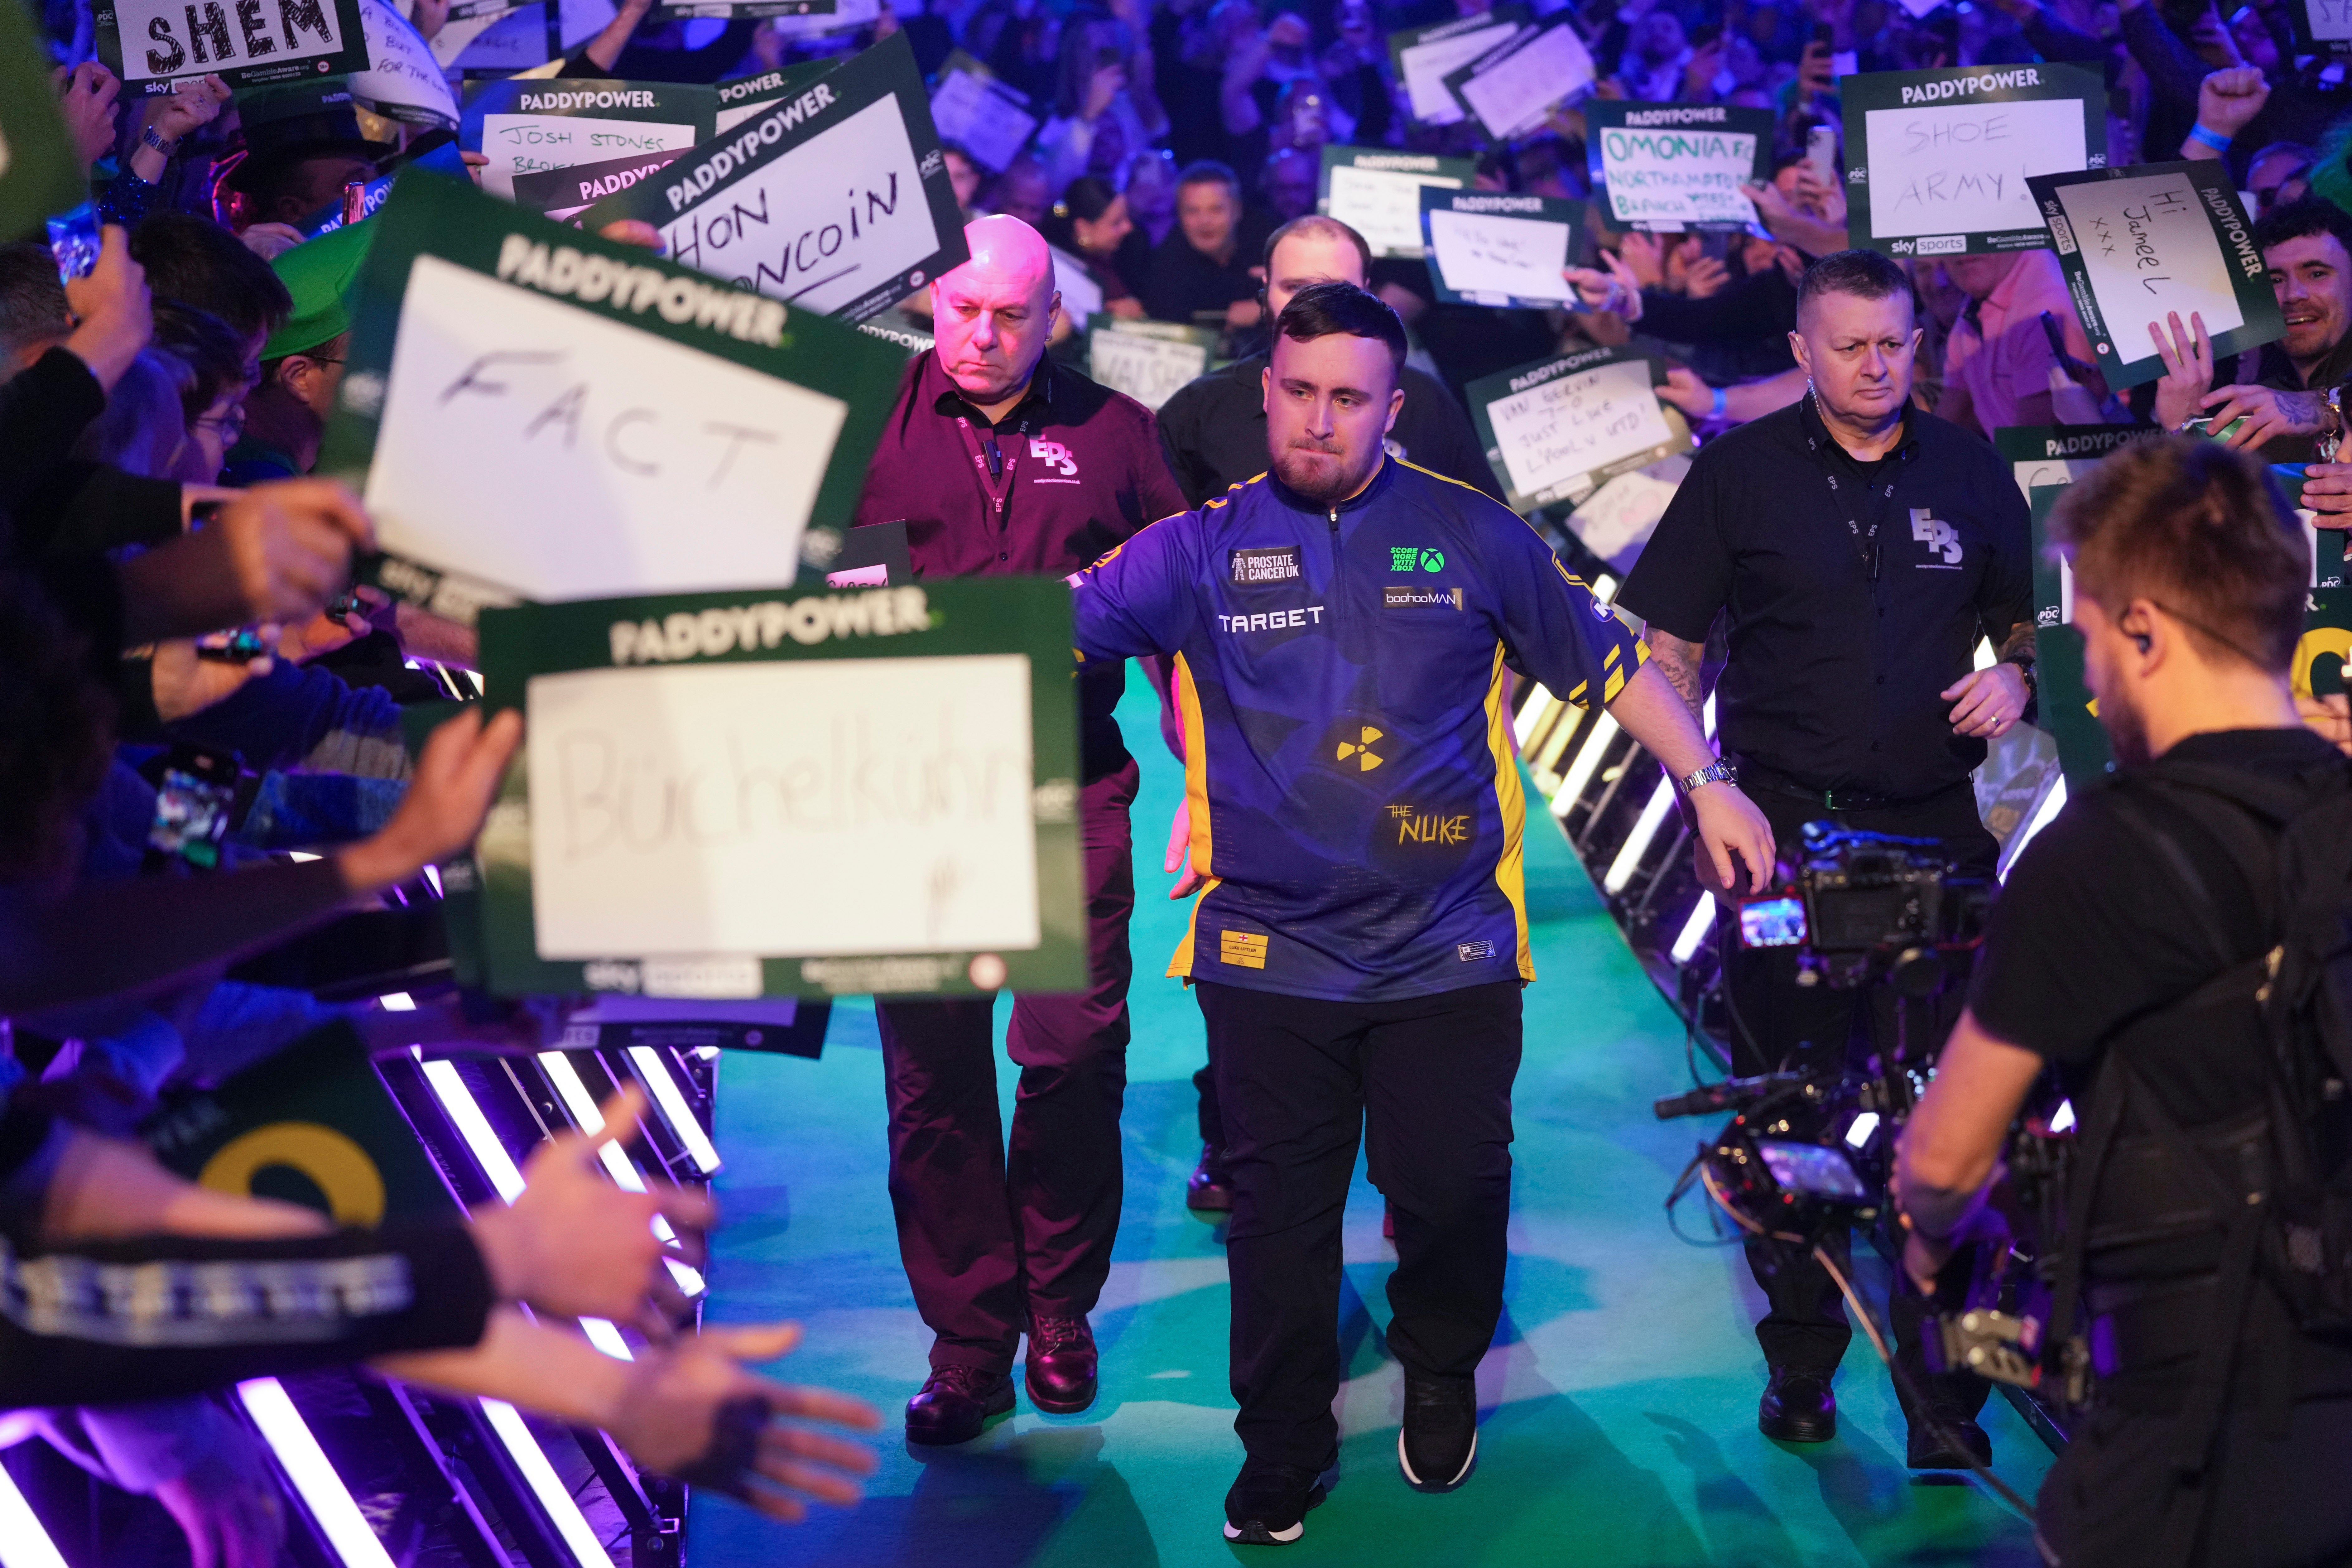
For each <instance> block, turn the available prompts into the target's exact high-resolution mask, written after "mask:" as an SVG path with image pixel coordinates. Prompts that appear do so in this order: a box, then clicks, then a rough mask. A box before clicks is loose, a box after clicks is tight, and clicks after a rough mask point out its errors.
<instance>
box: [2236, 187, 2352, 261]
mask: <svg viewBox="0 0 2352 1568" xmlns="http://www.w3.org/2000/svg"><path fill="white" fill-rule="evenodd" d="M2322 234H2332V235H2334V236H2335V237H2336V244H2338V245H2340V246H2342V247H2344V248H2345V250H2346V251H2347V253H2352V213H2347V212H2346V211H2345V210H2344V209H2343V208H2342V207H2339V206H2337V205H2336V204H2335V203H2334V202H2331V201H2326V200H2323V199H2322V198H2320V197H2318V196H2298V197H2297V198H2295V199H2294V201H2291V202H2281V203H2280V204H2279V205H2276V206H2274V207H2273V208H2271V210H2270V211H2268V212H2266V213H2264V214H2263V216H2262V217H2261V219H2260V220H2259V221H2257V222H2256V223H2255V225H2254V243H2255V244H2256V245H2258V246H2260V247H2263V249H2264V250H2268V249H2269V248H2270V247H2272V246H2273V245H2284V244H2285V243H2286V242H2287V241H2288V240H2290V239H2308V238H2311V237H2314V236H2315V235H2322Z"/></svg>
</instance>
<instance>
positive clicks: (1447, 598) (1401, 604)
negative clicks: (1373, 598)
mask: <svg viewBox="0 0 2352 1568" xmlns="http://www.w3.org/2000/svg"><path fill="white" fill-rule="evenodd" d="M1461 607H1462V590H1461V589H1459V588H1418V587H1413V588H1408V587H1393V588H1382V589H1381V608H1382V609H1384V610H1422V609H1454V610H1458V609H1460V608H1461Z"/></svg>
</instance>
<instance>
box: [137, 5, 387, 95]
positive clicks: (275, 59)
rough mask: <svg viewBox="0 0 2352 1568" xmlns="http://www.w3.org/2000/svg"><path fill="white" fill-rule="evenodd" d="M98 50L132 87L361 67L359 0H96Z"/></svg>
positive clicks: (164, 88)
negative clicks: (198, 78) (180, 80)
mask: <svg viewBox="0 0 2352 1568" xmlns="http://www.w3.org/2000/svg"><path fill="white" fill-rule="evenodd" d="M90 19H91V22H92V23H93V24H94V26H95V28H96V37H97V43H98V54H99V58H100V59H102V60H104V61H105V62H106V64H107V67H108V68H109V69H110V70H112V71H113V72H114V74H115V75H116V76H119V77H121V79H122V84H123V85H124V86H125V87H128V88H130V89H131V90H132V91H134V92H143V93H157V92H169V91H171V90H172V83H173V80H174V79H177V78H180V77H188V76H217V77H219V78H220V79H222V80H224V81H226V82H227V83H228V85H229V86H231V87H233V88H242V87H261V86H265V85H267V84H268V83H271V82H284V81H300V80H309V79H317V78H320V77H330V76H348V75H350V74H351V73H352V72H353V71H363V70H365V69H367V68H368V50H367V33H366V29H365V26H364V25H363V24H362V20H361V17H360V5H359V0H98V7H97V9H96V10H94V11H93V12H92V13H91V14H90Z"/></svg>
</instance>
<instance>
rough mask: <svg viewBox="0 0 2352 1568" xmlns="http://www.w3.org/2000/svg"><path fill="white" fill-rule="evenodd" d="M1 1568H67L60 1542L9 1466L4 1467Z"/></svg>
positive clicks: (0, 1509) (0, 1495) (0, 1503)
mask: <svg viewBox="0 0 2352 1568" xmlns="http://www.w3.org/2000/svg"><path fill="white" fill-rule="evenodd" d="M0 1568H67V1563H66V1560H65V1558H64V1556H63V1555H62V1554H61V1553H59V1552H58V1546H57V1542H54V1541H51V1540H50V1539H49V1532H48V1531H46V1530H43V1529H42V1528H41V1521H40V1520H39V1519H38V1518H37V1517H36V1516H35V1515H34V1513H33V1505H32V1504H30V1503H28V1502H26V1500H25V1494H24V1493H23V1492H20V1491H18V1490H17V1489H16V1481H15V1480H14V1479H11V1478H10V1477H9V1475H8V1472H7V1471H5V1470H0Z"/></svg>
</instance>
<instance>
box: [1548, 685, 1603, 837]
mask: <svg viewBox="0 0 2352 1568" xmlns="http://www.w3.org/2000/svg"><path fill="white" fill-rule="evenodd" d="M1616 738H1617V721H1616V720H1615V719H1613V718H1612V717H1610V715H1609V714H1608V713H1607V712H1606V711H1605V710H1604V711H1603V712H1602V713H1601V717H1600V718H1598V719H1595V720H1594V721H1592V733H1591V734H1590V735H1587V736H1586V737H1584V745H1583V747H1582V748H1581V749H1580V751H1578V752H1577V753H1576V761H1574V762H1572V763H1569V764H1568V773H1567V774H1566V775H1565V776H1564V777H1562V778H1561V779H1560V781H1559V789H1558V790H1556V791H1554V792H1553V794H1552V797H1551V814H1552V815H1553V816H1559V817H1565V816H1568V813H1569V808H1570V807H1571V806H1573V805H1575V804H1576V797H1577V796H1578V795H1582V794H1583V793H1584V786H1585V785H1586V784H1590V783H1591V781H1592V771H1593V770H1594V769H1595V768H1597V767H1599V766H1600V765H1601V753H1602V752H1606V751H1608V750H1609V742H1612V741H1613V740H1615V739H1616Z"/></svg>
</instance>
